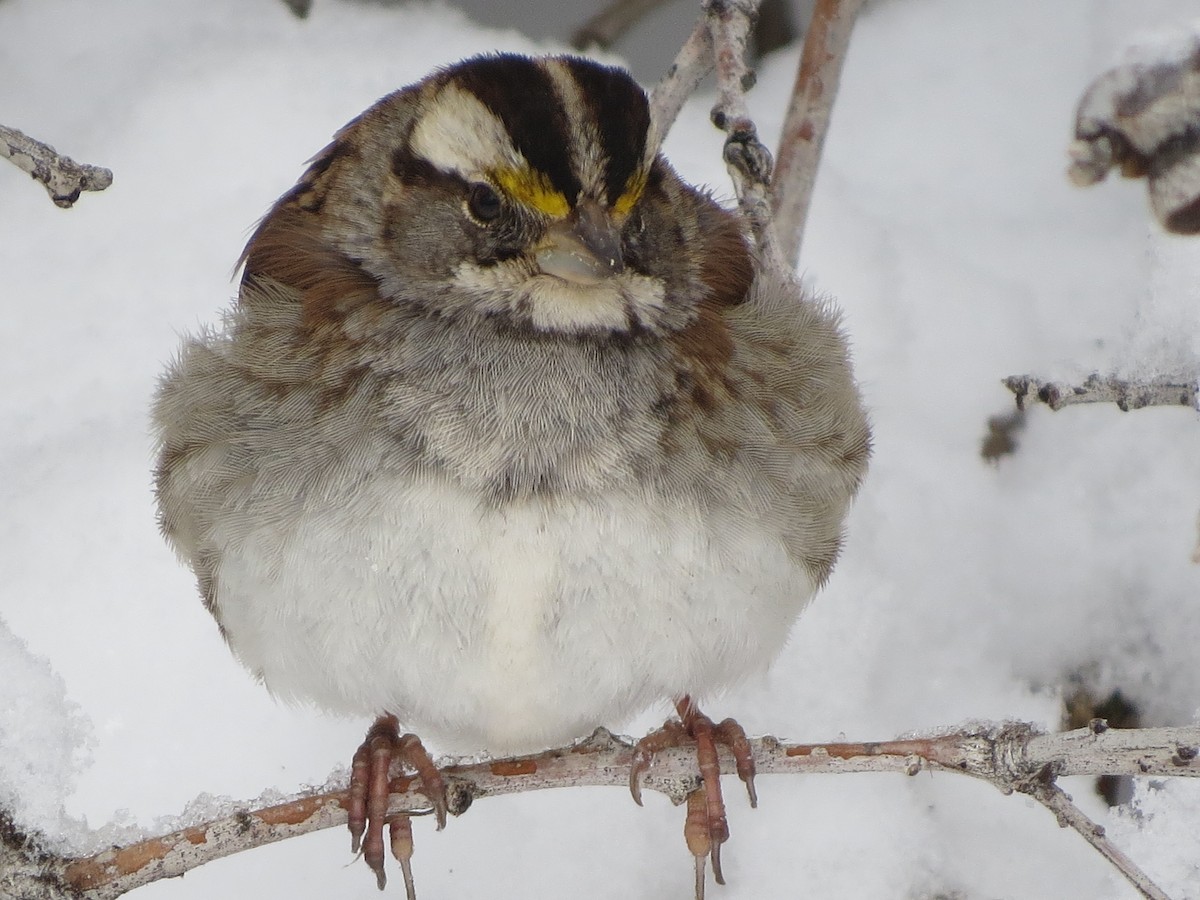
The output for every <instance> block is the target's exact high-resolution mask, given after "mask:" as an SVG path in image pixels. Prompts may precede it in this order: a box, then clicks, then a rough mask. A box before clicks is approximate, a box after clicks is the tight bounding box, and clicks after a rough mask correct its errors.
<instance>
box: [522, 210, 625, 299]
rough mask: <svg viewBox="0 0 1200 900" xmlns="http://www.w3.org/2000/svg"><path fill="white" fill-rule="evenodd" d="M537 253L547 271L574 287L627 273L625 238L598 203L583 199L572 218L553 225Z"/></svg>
mask: <svg viewBox="0 0 1200 900" xmlns="http://www.w3.org/2000/svg"><path fill="white" fill-rule="evenodd" d="M534 254H535V256H536V258H537V261H538V265H539V266H541V268H542V271H543V272H545V273H546V274H547V275H555V276H557V277H559V278H561V279H563V280H564V281H570V282H572V283H574V284H599V283H600V282H601V281H603V280H604V279H605V278H608V277H609V276H610V275H617V274H619V273H620V272H623V271H625V263H624V262H623V261H622V259H621V235H620V233H619V232H618V231H617V227H616V225H615V224H614V223H613V220H612V217H611V216H610V215H609V214H608V212H607V211H606V210H605V209H604V208H603V207H602V206H600V204H599V203H596V202H595V201H594V200H580V201H579V203H578V204H577V205H576V206H575V209H574V210H572V211H571V214H570V215H569V216H567V217H566V218H565V219H563V220H562V221H560V222H555V223H554V224H553V225H551V226H550V228H549V229H548V230H547V231H546V237H545V238H544V239H543V240H542V242H541V244H539V245H538V247H537V249H536V250H535V251H534Z"/></svg>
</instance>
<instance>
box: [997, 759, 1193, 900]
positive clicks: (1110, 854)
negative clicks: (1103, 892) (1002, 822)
mask: <svg viewBox="0 0 1200 900" xmlns="http://www.w3.org/2000/svg"><path fill="white" fill-rule="evenodd" d="M1017 790H1019V791H1020V792H1021V793H1023V794H1028V795H1029V796H1030V797H1033V798H1034V799H1035V800H1037V801H1038V802H1039V803H1041V804H1042V806H1044V807H1046V809H1048V810H1050V812H1052V813H1054V816H1055V818H1056V819H1058V824H1059V826H1060V827H1062V828H1072V829H1074V830H1075V831H1077V832H1078V833H1079V834H1080V835H1082V836H1083V839H1084V840H1085V841H1087V842H1088V843H1089V844H1091V845H1092V847H1093V848H1094V849H1095V850H1096V852H1098V853H1099V854H1100V855H1101V856H1103V857H1104V858H1105V859H1107V860H1108V861H1109V862H1110V863H1112V864H1113V866H1115V867H1116V869H1117V871H1119V872H1120V873H1121V874H1122V875H1124V876H1125V878H1126V880H1127V881H1129V883H1130V884H1132V885H1133V886H1134V887H1135V888H1137V889H1138V891H1139V892H1140V893H1141V895H1142V896H1143V897H1147V898H1149V900H1171V898H1170V897H1168V896H1167V895H1166V894H1165V893H1164V892H1163V891H1162V889H1160V888H1159V886H1158V885H1156V884H1155V883H1154V882H1153V881H1151V880H1150V878H1149V877H1148V876H1147V875H1146V873H1145V872H1143V871H1142V870H1141V869H1140V868H1138V866H1137V864H1136V863H1134V861H1133V860H1132V859H1130V858H1129V857H1128V856H1127V855H1125V853H1123V852H1122V851H1121V849H1120V848H1119V847H1118V846H1117V845H1116V844H1114V843H1113V842H1112V841H1110V840H1109V839H1108V835H1107V834H1106V833H1105V831H1104V826H1103V825H1097V824H1096V823H1095V822H1093V821H1092V820H1091V819H1089V818H1088V817H1087V816H1086V815H1085V814H1084V813H1083V811H1082V810H1081V809H1080V808H1079V807H1078V806H1076V805H1075V804H1074V803H1072V802H1071V797H1070V795H1069V794H1067V793H1065V792H1064V791H1063V789H1062V788H1060V787H1059V786H1058V785H1057V784H1054V782H1053V781H1042V780H1037V781H1035V782H1032V783H1031V784H1029V785H1028V786H1026V787H1021V788H1018V789H1017Z"/></svg>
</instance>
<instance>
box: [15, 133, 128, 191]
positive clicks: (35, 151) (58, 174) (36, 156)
mask: <svg viewBox="0 0 1200 900" xmlns="http://www.w3.org/2000/svg"><path fill="white" fill-rule="evenodd" d="M0 156H3V157H5V158H6V159H8V160H10V161H11V162H12V163H13V165H15V166H16V167H17V168H19V169H21V170H22V171H25V172H28V173H29V174H30V175H31V176H32V177H33V180H34V181H40V182H41V183H42V185H43V186H44V187H45V188H46V192H47V193H49V194H50V199H51V200H53V201H54V205H55V206H58V207H61V208H63V209H68V208H70V207H71V206H74V205H75V201H76V200H78V199H79V195H80V193H81V192H83V191H102V190H104V189H105V188H106V187H108V186H109V185H110V184H112V180H113V175H112V172H111V171H109V170H108V169H103V168H101V167H99V166H92V165H88V164H87V163H77V162H75V160H73V159H71V158H70V157H69V156H60V155H59V154H58V153H57V152H56V151H55V149H54V148H53V147H51V146H50V145H49V144H43V143H42V142H41V141H38V140H34V139H33V138H31V137H30V136H29V135H27V134H24V133H22V132H20V131H17V129H15V128H8V127H6V126H4V125H0Z"/></svg>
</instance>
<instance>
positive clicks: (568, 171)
mask: <svg viewBox="0 0 1200 900" xmlns="http://www.w3.org/2000/svg"><path fill="white" fill-rule="evenodd" d="M449 74H450V76H451V78H452V79H453V80H454V81H455V83H457V84H458V85H459V86H460V87H462V88H463V89H464V90H467V91H470V92H471V93H472V94H474V95H475V96H476V97H478V98H479V101H480V102H481V103H483V105H484V106H486V107H487V108H488V109H489V110H491V111H492V113H493V114H495V115H496V117H497V118H499V119H500V121H501V122H502V123H504V127H505V129H506V130H507V131H508V134H509V137H511V138H512V142H513V146H515V147H516V148H517V150H519V151H520V152H521V155H522V156H524V157H525V159H526V160H527V161H528V162H529V164H530V165H531V166H533V168H535V169H537V170H538V171H539V172H542V173H543V174H544V175H545V176H546V177H547V178H549V179H550V183H551V184H552V185H554V187H555V188H557V189H558V190H559V191H561V192H562V193H563V195H564V196H565V197H566V198H567V201H568V202H569V203H574V202H575V198H576V197H577V196H578V195H579V190H580V182H579V178H578V177H577V176H576V174H575V172H574V171H573V170H572V168H571V158H570V154H569V153H568V152H567V150H566V148H567V147H568V146H569V144H570V134H571V132H570V128H569V124H568V120H567V116H566V113H565V112H564V110H563V107H562V100H561V99H560V98H559V96H558V94H557V93H556V92H555V90H554V84H553V82H552V81H551V80H550V76H549V75H547V74H546V72H545V71H543V70H542V68H541V67H540V66H539V65H538V64H537V63H536V62H535V61H534V60H532V59H529V58H528V57H524V56H514V55H512V54H507V53H505V54H498V55H496V56H481V57H476V58H475V59H470V60H467V61H466V62H465V63H462V64H461V65H459V66H456V67H454V68H453V69H451V70H450V72H449Z"/></svg>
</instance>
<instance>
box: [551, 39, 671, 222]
mask: <svg viewBox="0 0 1200 900" xmlns="http://www.w3.org/2000/svg"><path fill="white" fill-rule="evenodd" d="M563 62H564V63H565V64H566V66H567V68H568V70H569V71H570V73H571V76H572V77H573V78H574V79H575V81H576V82H577V83H578V84H579V87H580V92H581V94H582V95H583V98H584V102H586V103H587V104H588V111H589V113H590V114H591V118H592V121H593V122H595V123H596V130H597V131H598V132H599V134H600V143H601V149H602V150H603V151H604V156H605V158H606V159H607V160H608V170H607V172H606V173H605V179H604V186H605V190H606V191H607V192H608V202H609V203H614V202H616V200H617V198H618V197H620V196H621V194H622V193H623V192H624V190H625V186H626V184H628V182H629V177H630V176H631V175H632V174H633V173H634V172H635V171H637V170H638V169H639V168H640V167H641V164H642V156H643V154H644V153H645V152H646V134H647V131H648V129H649V128H650V108H649V105H648V104H647V102H646V95H645V93H644V92H643V91H642V89H641V88H640V87H638V84H637V82H635V81H634V80H633V79H632V78H631V77H630V76H629V75H628V73H626V72H624V71H622V70H621V69H614V68H611V67H609V66H602V65H600V64H599V63H596V62H593V61H591V60H589V59H582V58H580V57H577V56H567V57H563Z"/></svg>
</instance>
